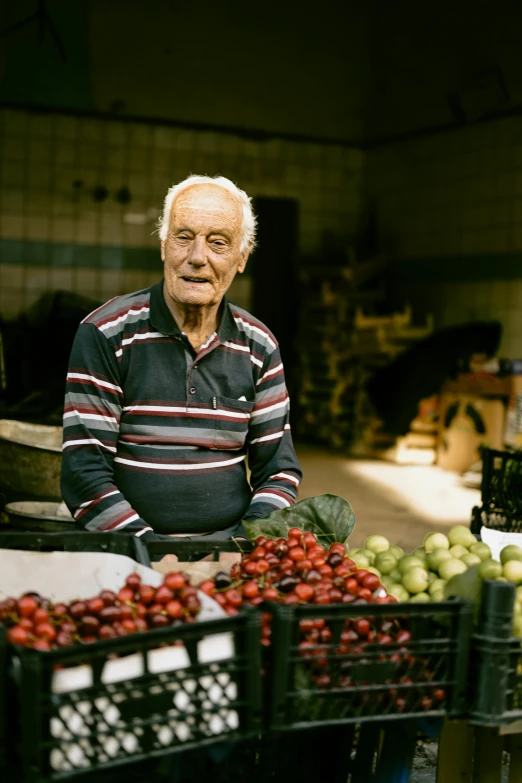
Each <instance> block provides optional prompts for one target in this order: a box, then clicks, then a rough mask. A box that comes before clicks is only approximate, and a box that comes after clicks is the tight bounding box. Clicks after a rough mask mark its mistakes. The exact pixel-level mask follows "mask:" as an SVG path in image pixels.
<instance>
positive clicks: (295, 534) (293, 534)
mask: <svg viewBox="0 0 522 783" xmlns="http://www.w3.org/2000/svg"><path fill="white" fill-rule="evenodd" d="M302 535H303V531H302V530H300V529H299V528H298V527H291V528H290V530H289V531H288V538H301V536H302Z"/></svg>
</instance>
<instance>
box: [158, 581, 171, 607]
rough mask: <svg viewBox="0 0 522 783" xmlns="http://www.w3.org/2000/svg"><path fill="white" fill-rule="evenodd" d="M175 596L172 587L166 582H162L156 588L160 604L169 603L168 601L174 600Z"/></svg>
mask: <svg viewBox="0 0 522 783" xmlns="http://www.w3.org/2000/svg"><path fill="white" fill-rule="evenodd" d="M173 598H174V593H173V591H172V590H171V589H170V587H167V585H166V584H162V585H161V586H160V587H158V589H157V590H156V603H158V604H168V602H169V601H172V599H173Z"/></svg>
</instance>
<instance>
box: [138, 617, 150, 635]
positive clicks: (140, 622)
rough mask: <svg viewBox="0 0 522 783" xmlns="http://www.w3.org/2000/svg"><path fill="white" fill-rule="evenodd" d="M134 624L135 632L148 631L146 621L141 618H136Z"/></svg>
mask: <svg viewBox="0 0 522 783" xmlns="http://www.w3.org/2000/svg"><path fill="white" fill-rule="evenodd" d="M134 622H135V623H136V630H137V631H139V632H140V633H142V632H143V631H148V630H149V626H148V625H147V621H146V620H144V619H143V618H142V617H137V618H136V620H135V621H134Z"/></svg>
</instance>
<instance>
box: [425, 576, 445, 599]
mask: <svg viewBox="0 0 522 783" xmlns="http://www.w3.org/2000/svg"><path fill="white" fill-rule="evenodd" d="M445 586H446V580H445V579H436V580H435V581H434V582H432V583H431V584H430V586H429V587H428V593H429V594H430V595H431V596H433V593H437V592H439V591H440V590H442V593H443V594H444V588H445Z"/></svg>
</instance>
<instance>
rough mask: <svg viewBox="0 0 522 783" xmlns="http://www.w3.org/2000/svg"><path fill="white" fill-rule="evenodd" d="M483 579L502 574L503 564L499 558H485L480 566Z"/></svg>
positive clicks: (479, 571)
mask: <svg viewBox="0 0 522 783" xmlns="http://www.w3.org/2000/svg"><path fill="white" fill-rule="evenodd" d="M478 573H479V576H480V578H481V579H496V578H497V576H502V566H501V565H500V563H499V562H498V561H497V560H483V561H482V563H481V564H480V565H479V567H478Z"/></svg>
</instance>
